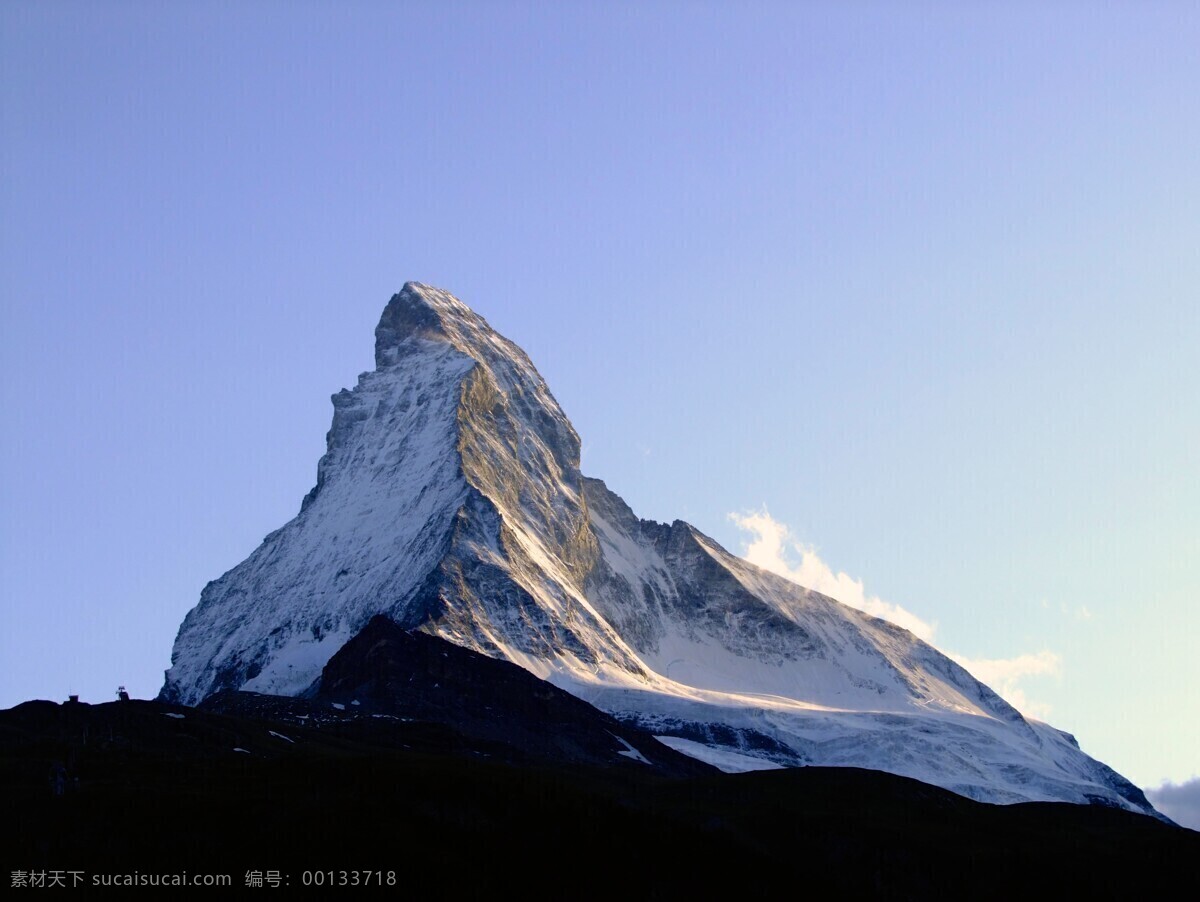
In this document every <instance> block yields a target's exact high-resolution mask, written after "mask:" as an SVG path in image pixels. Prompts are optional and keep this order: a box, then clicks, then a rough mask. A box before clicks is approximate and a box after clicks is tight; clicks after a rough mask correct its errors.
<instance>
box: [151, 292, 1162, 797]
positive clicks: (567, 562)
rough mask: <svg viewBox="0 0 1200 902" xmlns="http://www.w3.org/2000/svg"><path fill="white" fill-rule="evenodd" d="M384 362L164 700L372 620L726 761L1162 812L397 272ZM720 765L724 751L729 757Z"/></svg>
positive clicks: (448, 302)
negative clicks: (650, 498) (673, 498)
mask: <svg viewBox="0 0 1200 902" xmlns="http://www.w3.org/2000/svg"><path fill="white" fill-rule="evenodd" d="M375 349H376V363H377V368H376V370H375V371H374V372H370V373H364V374H362V376H360V378H359V382H358V385H357V386H356V387H355V388H354V389H353V390H348V391H342V392H339V393H338V394H337V395H335V396H334V417H333V424H332V426H331V428H330V431H329V436H328V442H327V445H328V447H327V451H326V454H325V456H324V457H323V458H322V459H321V462H320V464H319V467H318V478H317V486H316V487H315V488H314V490H313V491H312V492H311V493H310V494H309V496H308V498H307V499H306V500H305V503H304V505H303V506H302V508H301V511H300V513H299V514H298V515H297V516H296V518H295V519H293V520H292V521H291V522H290V523H287V524H285V525H284V526H283V527H282V528H280V529H278V530H276V531H275V532H273V533H271V534H270V535H269V536H267V538H266V539H264V541H263V544H262V545H261V546H260V547H259V548H258V549H257V550H256V551H255V552H254V553H253V554H251V555H250V557H249V558H247V559H246V560H245V561H243V562H242V563H241V564H239V565H238V566H237V567H235V568H234V569H232V570H230V571H229V572H228V573H226V574H225V575H223V576H221V577H220V578H219V579H216V580H214V581H213V582H212V583H210V584H209V585H208V586H207V587H205V589H204V592H203V593H202V595H201V598H200V603H199V604H198V605H197V606H196V608H194V609H193V610H192V611H191V612H190V613H189V614H188V615H187V618H186V619H185V620H184V622H183V625H182V626H181V627H180V630H179V636H178V638H177V639H176V643H175V649H174V652H173V654H172V659H171V660H172V666H171V669H170V670H169V671H168V672H167V677H166V681H165V683H164V686H163V692H162V696H163V698H164V699H167V700H171V701H181V702H185V703H191V704H195V703H197V702H199V701H201V700H202V699H203V698H205V697H206V696H208V695H211V694H212V693H214V692H218V691H221V690H228V689H244V690H248V691H254V692H268V693H272V694H282V695H299V694H302V693H304V692H306V691H307V690H308V689H309V687H310V686H312V685H313V683H314V681H315V680H316V679H317V678H318V677H320V676H321V672H322V668H323V667H324V666H325V665H326V663H327V662H328V661H330V659H331V658H332V657H333V656H334V655H335V654H337V653H338V652H339V650H340V649H342V648H343V647H344V646H345V645H346V644H347V643H348V642H349V641H350V640H351V639H352V638H353V637H354V636H355V635H356V634H359V633H360V632H361V631H362V630H363V629H364V628H365V627H366V626H367V624H368V623H369V622H370V621H371V620H372V618H373V617H375V616H376V615H383V616H385V617H387V618H388V619H389V620H391V621H393V622H394V623H395V624H397V625H398V626H399V627H401V628H403V629H405V630H420V631H422V632H425V633H430V634H433V635H436V636H440V637H441V638H444V639H447V640H449V641H450V642H453V643H454V644H456V645H459V646H463V647H465V648H468V649H472V650H474V651H477V652H481V653H483V654H485V655H488V656H489V657H493V658H500V659H507V660H508V661H510V662H512V663H514V664H518V665H520V666H522V667H524V668H525V669H526V670H529V671H531V672H532V673H533V674H534V675H536V676H538V677H542V678H545V679H548V680H550V681H552V682H553V683H555V685H557V686H558V687H559V688H561V689H565V690H567V691H568V692H571V693H572V694H574V695H576V696H578V697H581V698H583V699H584V700H585V701H589V702H591V703H593V704H595V705H596V706H598V707H600V708H601V709H603V710H605V711H607V712H609V713H610V714H613V715H614V716H616V717H617V719H618V720H623V721H627V722H631V723H635V724H638V725H641V726H643V727H646V728H648V729H650V730H651V731H652V732H655V733H656V734H658V735H660V736H662V737H663V740H664V742H666V743H667V744H668V745H672V747H674V748H676V749H678V750H682V751H686V752H688V753H689V754H694V755H695V756H696V757H699V758H701V760H709V761H711V762H713V763H718V764H719V765H720V763H721V762H725V764H724V765H721V766H731V767H736V768H737V769H746V768H755V767H768V766H779V765H783V766H794V765H806V764H828V765H838V766H850V767H868V768H874V769H878V770H886V771H890V772H892V773H896V774H901V775H904V776H909V777H914V778H916V779H920V780H924V781H926V782H930V783H935V784H937V785H941V786H945V787H947V788H950V789H953V790H954V791H956V792H959V793H961V794H963V795H967V796H970V797H972V798H976V799H980V800H987V801H998V802H1017V801H1025V800H1035V799H1055V800H1060V801H1072V802H1099V803H1101V804H1110V805H1117V806H1119V807H1125V808H1130V809H1132V810H1136V811H1147V812H1148V813H1149V812H1152V809H1149V807H1148V806H1147V804H1146V801H1145V799H1144V798H1142V797H1141V795H1140V793H1139V792H1138V791H1137V790H1136V788H1134V787H1133V786H1132V785H1131V784H1129V783H1128V781H1125V780H1124V779H1123V778H1121V777H1120V776H1119V775H1117V774H1115V773H1114V772H1112V771H1111V770H1110V769H1109V768H1107V767H1106V766H1104V765H1102V764H1100V763H1099V762H1096V761H1094V760H1092V759H1091V758H1089V757H1087V756H1086V755H1085V754H1083V753H1082V752H1081V751H1080V750H1079V748H1078V747H1077V746H1075V745H1074V744H1073V743H1071V742H1069V741H1068V740H1067V739H1065V738H1063V736H1062V734H1060V733H1058V731H1056V730H1054V729H1053V728H1051V727H1049V726H1047V725H1044V724H1039V723H1036V722H1034V723H1030V722H1027V721H1026V720H1025V719H1024V718H1022V717H1021V715H1020V714H1019V713H1018V712H1017V711H1016V710H1015V709H1013V708H1012V707H1011V706H1009V705H1008V704H1006V703H1004V702H1002V701H1001V700H1000V699H999V698H998V697H997V696H996V694H995V693H994V692H992V691H991V690H990V689H988V688H987V687H986V686H984V685H982V684H981V683H979V682H978V681H977V680H976V679H975V678H974V677H972V676H971V675H970V674H969V673H967V671H965V670H963V669H962V667H960V666H959V665H957V664H955V663H954V662H953V661H951V660H950V659H948V658H947V657H945V656H944V655H942V654H941V653H940V652H938V651H937V650H936V649H934V648H933V647H932V646H929V645H927V644H926V643H924V642H922V641H921V640H919V639H917V638H916V637H915V636H913V635H912V634H911V633H909V632H907V631H906V630H903V629H901V628H899V627H896V626H894V625H892V624H890V623H887V622H885V621H882V620H878V619H876V618H874V617H870V616H869V615H867V614H864V613H862V612H861V611H858V610H855V609H853V608H848V607H846V606H844V605H841V604H839V603H838V602H836V601H834V600H833V599H831V598H827V597H825V596H823V595H821V594H819V593H817V592H812V591H809V590H807V589H805V588H803V587H801V586H798V585H796V584H795V583H792V582H789V581H788V580H785V579H783V578H782V577H779V576H776V575H775V574H772V573H768V572H766V571H764V570H760V569H759V568H757V567H755V566H754V565H753V564H750V563H749V562H747V561H745V560H743V559H742V558H739V557H737V556H736V555H733V554H730V553H729V552H728V551H726V550H725V549H723V548H721V546H720V545H719V544H718V543H717V542H715V541H713V540H712V539H710V538H708V537H707V536H705V535H704V534H703V533H701V532H700V531H699V530H697V529H696V528H695V527H693V526H690V525H688V524H686V523H684V522H683V521H678V520H677V521H675V522H674V523H673V524H672V525H670V526H666V525H663V524H659V523H654V522H651V521H647V520H641V519H639V518H638V517H637V516H636V515H635V514H634V512H633V511H632V510H631V509H630V508H629V506H628V505H626V504H625V503H624V501H622V500H621V499H620V498H619V497H618V496H617V495H615V494H614V493H612V492H611V491H610V490H609V489H608V488H607V487H606V486H605V485H604V483H602V482H600V481H599V480H592V479H586V478H585V477H584V476H583V475H582V473H581V472H580V469H579V447H580V442H579V437H578V435H576V433H575V430H574V429H573V428H572V426H571V424H570V422H569V420H568V419H567V417H566V415H565V414H564V413H563V411H562V410H561V408H560V407H559V406H558V403H557V402H556V401H555V399H554V397H553V395H551V394H550V390H549V388H548V387H547V386H546V384H545V381H544V380H543V379H542V377H541V376H540V375H539V374H538V372H537V370H536V369H535V368H534V366H533V363H532V362H531V361H530V360H529V358H528V357H527V356H526V355H525V353H524V351H522V350H521V349H520V348H519V347H517V345H515V344H514V343H513V342H511V341H509V340H508V339H506V338H504V337H503V336H502V335H500V334H499V333H497V332H496V331H495V330H494V329H492V327H491V326H489V325H488V323H487V322H486V321H485V320H484V319H483V317H481V316H479V315H478V314H477V313H475V312H474V311H472V310H471V309H470V308H469V307H467V305H465V304H463V303H462V302H461V301H459V300H458V299H457V298H455V297H454V296H453V295H451V294H449V293H448V292H446V291H443V290H441V289H438V288H432V287H430V286H428V285H422V284H420V283H417V282H409V283H406V284H405V285H404V287H403V289H401V291H400V292H398V293H397V294H396V295H394V296H393V297H392V298H391V300H390V301H389V302H388V304H387V307H386V308H385V310H384V312H383V315H382V317H381V318H380V321H379V326H378V327H377V328H376V330H375ZM731 762H732V763H731Z"/></svg>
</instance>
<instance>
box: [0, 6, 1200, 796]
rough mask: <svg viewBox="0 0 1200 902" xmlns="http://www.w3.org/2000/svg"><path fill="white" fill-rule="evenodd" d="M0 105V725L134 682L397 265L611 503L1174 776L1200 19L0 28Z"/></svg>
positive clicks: (172, 21)
mask: <svg viewBox="0 0 1200 902" xmlns="http://www.w3.org/2000/svg"><path fill="white" fill-rule="evenodd" d="M0 92H2V93H0V102H2V106H0V154H2V156H0V172H2V181H0V213H2V217H0V228H2V242H0V296H2V298H3V310H2V316H3V319H2V320H0V355H2V359H0V365H2V367H3V370H2V377H3V378H2V380H0V392H2V393H3V395H2V397H3V416H4V425H3V429H2V430H0V474H2V476H0V491H2V495H0V505H2V508H0V510H2V512H3V520H2V523H0V527H2V530H3V532H2V534H0V538H2V545H0V553H2V559H0V568H2V569H0V593H2V604H3V618H4V619H3V623H4V629H3V631H2V632H0V659H2V661H3V665H2V667H3V670H2V671H0V705H3V706H10V705H13V704H16V703H18V702H20V701H23V700H25V699H28V698H37V697H41V698H51V699H62V698H65V697H66V695H67V694H68V693H71V692H76V693H80V694H81V695H82V696H83V697H84V699H85V700H90V701H104V700H108V699H110V698H112V697H113V692H114V690H115V689H116V686H117V685H118V684H119V683H123V684H125V685H127V686H129V688H130V690H131V691H132V692H133V694H134V695H135V696H152V695H153V694H155V693H156V692H157V690H158V688H159V687H160V685H161V682H162V671H163V670H164V669H165V668H166V667H167V666H168V664H169V655H170V648H171V643H172V641H173V639H174V635H175V631H176V629H177V628H178V625H179V623H180V621H181V620H182V618H183V616H184V614H185V613H186V612H187V611H188V610H189V609H190V608H191V607H192V606H193V605H194V604H195V603H196V602H197V600H198V599H199V595H200V590H201V588H202V587H203V585H204V584H205V583H206V582H207V581H208V580H210V579H214V578H216V577H217V576H219V575H220V574H221V573H223V572H224V571H226V570H227V569H229V568H230V567H233V566H234V565H235V564H237V563H238V562H239V561H241V560H242V559H243V558H244V557H246V555H248V554H249V553H250V552H251V551H252V550H253V549H254V548H255V546H256V545H257V544H258V543H259V542H260V541H261V539H262V537H263V536H264V535H266V534H267V533H268V532H270V531H271V530H273V529H275V528H277V527H278V526H281V525H282V524H283V523H284V522H286V521H287V520H288V519H290V518H291V517H292V516H294V515H295V514H296V512H297V511H298V509H299V504H300V499H301V498H302V497H303V495H304V494H305V492H307V491H308V489H309V488H310V487H311V486H312V484H313V482H314V480H315V475H316V463H317V459H318V458H319V456H320V455H321V453H322V452H323V450H324V434H325V431H326V430H327V429H328V427H329V421H330V417H331V414H332V408H331V406H330V404H329V396H330V395H331V394H332V393H334V392H335V391H337V390H338V389H340V388H342V387H343V386H351V385H353V384H354V382H355V379H356V377H357V374H358V373H359V372H360V371H362V370H365V369H368V368H370V367H371V366H372V348H373V337H372V330H373V328H374V325H375V322H376V321H377V319H378V317H379V314H380V312H381V311H382V309H383V306H384V304H385V303H386V301H387V299H388V298H389V297H390V296H391V294H392V293H394V292H395V291H397V290H399V288H400V286H401V285H402V284H403V283H404V282H405V281H406V280H410V279H411V280H417V281H422V282H426V283H430V284H433V285H437V286H439V287H443V288H446V289H447V290H450V291H452V292H454V293H455V294H456V295H458V296H459V297H460V298H462V299H463V300H464V301H465V302H466V303H468V304H470V305H471V306H473V307H474V308H475V309H476V310H477V311H478V312H480V313H481V314H482V315H483V316H485V317H486V318H487V319H488V320H489V321H490V322H491V323H492V325H493V326H495V327H496V328H497V329H498V330H499V331H501V332H502V333H503V334H505V335H507V336H508V337H509V338H511V339H513V340H514V341H516V342H517V343H518V344H520V345H521V346H522V347H524V348H525V350H526V351H528V352H529V354H530V356H531V357H532V358H533V360H534V361H535V363H536V364H537V366H538V368H539V369H540V370H541V372H542V374H543V375H544V376H545V377H546V379H547V381H548V382H549V384H550V386H551V388H552V390H553V391H554V393H555V395H556V397H557V398H558V400H559V401H560V403H561V404H562V405H563V408H564V409H565V410H566V412H567V414H568V416H570V417H571V418H572V421H573V422H574V424H575V426H576V428H577V430H578V431H579V433H580V435H581V436H582V438H583V442H584V456H583V462H584V469H585V471H586V472H587V473H588V474H589V475H594V476H599V477H601V478H603V479H605V480H606V481H607V482H608V484H609V486H610V487H611V488H613V489H614V490H615V491H617V492H618V493H619V494H621V495H622V496H623V497H624V498H625V499H626V500H627V501H628V502H629V503H630V505H631V506H632V507H633V508H634V510H635V511H637V512H638V513H639V514H640V515H641V516H643V517H648V518H654V519H659V520H668V521H669V520H672V519H676V518H681V519H686V520H688V521H689V522H691V523H693V524H695V525H696V526H697V527H698V528H700V529H701V530H702V531H704V532H707V533H708V534H710V535H712V536H713V537H714V538H716V539H717V540H718V541H720V542H721V543H723V544H725V545H726V546H727V547H729V548H731V549H732V550H735V551H739V552H742V553H746V554H749V555H750V556H751V557H752V558H754V557H755V556H757V558H758V559H759V560H760V561H762V562H764V563H769V564H770V565H773V566H776V568H777V569H784V570H789V569H790V570H791V571H793V572H803V573H806V574H809V575H812V574H816V575H817V576H816V577H814V578H820V579H825V580H828V581H831V582H829V585H837V586H840V587H841V589H842V590H844V591H845V592H847V593H849V594H854V593H855V592H857V593H858V595H859V596H861V599H862V601H860V603H862V602H870V600H871V599H872V598H875V599H877V600H878V601H877V604H879V605H883V606H890V607H893V608H894V607H896V606H899V607H902V608H904V609H905V611H907V612H909V613H910V614H911V615H912V616H914V617H916V618H918V619H919V621H920V623H921V624H923V625H924V626H925V627H927V628H928V630H929V632H930V635H931V636H932V638H933V641H934V643H935V644H936V645H938V646H939V647H940V648H943V649H944V650H946V651H949V652H953V653H954V654H956V655H959V656H961V657H962V658H963V659H965V660H969V661H973V662H979V666H980V667H981V668H984V669H988V668H990V669H988V673H989V674H990V675H991V678H992V679H993V680H995V681H997V682H1003V683H1004V684H1005V686H1004V690H1005V691H1006V692H1007V694H1008V695H1009V697H1010V698H1016V699H1018V700H1019V703H1021V704H1022V706H1023V707H1024V708H1025V710H1027V711H1029V712H1030V713H1034V714H1037V715H1038V716H1041V717H1044V718H1045V719H1047V720H1049V721H1050V722H1051V723H1053V724H1055V725H1056V726H1058V727H1060V728H1063V729H1066V730H1069V731H1070V732H1072V733H1074V734H1075V735H1076V736H1077V737H1078V739H1079V741H1080V743H1081V745H1082V747H1083V749H1084V750H1085V751H1087V752H1088V753H1090V754H1092V755H1094V756H1096V757H1098V758H1100V759H1101V760H1103V761H1105V762H1106V763H1108V764H1110V765H1112V766H1113V767H1115V768H1116V769H1117V770H1119V771H1120V772H1122V773H1124V774H1125V775H1126V776H1128V777H1130V778H1131V779H1133V780H1134V781H1135V782H1137V783H1139V784H1140V785H1144V786H1149V785H1152V784H1156V783H1159V782H1161V781H1162V780H1164V779H1168V778H1169V779H1171V780H1174V781H1176V782H1181V781H1186V780H1188V779H1189V778H1192V777H1194V776H1196V775H1197V774H1198V773H1200V697H1198V689H1197V686H1198V685H1200V664H1198V663H1197V656H1196V651H1197V646H1198V644H1200V643H1198V639H1200V603H1198V602H1200V479H1198V478H1197V477H1198V474H1200V163H1198V161H1200V8H1198V7H1197V6H1196V5H1195V4H1192V3H1183V2H1179V3H1157V4H1156V3H1144V2H1137V3H1133V2H1130V3H1108V4H1084V3H1057V4H1055V3H1049V4H1046V3H1032V2H1029V3H988V4H982V3H981V4H962V3H908V4H883V3H879V4H875V3H851V4H842V3H836V4H835V3H827V4H822V3H809V4H800V3H788V4H768V3H760V4H752V5H749V6H748V5H746V4H715V3H700V2H679V3H648V4H647V3H639V4H633V3H629V4H620V3H603V4H601V3H596V4H589V3H582V2H574V3H566V4H548V3H547V4H540V3H533V4H530V3H516V2H509V3H503V2H491V3H457V4H441V3H430V4H423V3H405V4H385V3H375V4H372V3H338V4H333V3H282V2H280V3H265V2H260V3H215V2H212V3H205V2H199V0H193V2H189V3H186V4H162V3H149V2H147V3H137V2H125V3H103V2H96V3H83V2H79V3H54V2H38V3H31V2H21V0H9V2H7V3H5V4H3V5H2V6H0ZM731 515H736V517H737V518H740V519H735V517H734V516H731ZM739 522H740V523H741V524H742V525H743V526H747V525H749V526H752V527H753V526H756V527H757V531H756V529H754V528H751V529H745V528H741V527H739V525H738V524H739ZM838 574H842V576H841V577H840V578H839V576H838ZM1022 662H1023V663H1022ZM997 688H1000V687H997Z"/></svg>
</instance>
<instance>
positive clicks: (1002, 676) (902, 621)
mask: <svg viewBox="0 0 1200 902" xmlns="http://www.w3.org/2000/svg"><path fill="white" fill-rule="evenodd" d="M729 518H730V519H731V520H732V521H733V522H734V523H736V524H737V525H738V527H740V528H741V529H743V530H745V531H746V532H748V533H750V535H751V537H752V538H751V539H750V540H749V541H748V542H746V543H745V544H744V545H743V548H742V557H744V558H745V559H746V560H748V561H749V562H750V563H752V564H755V565H757V566H759V567H762V568H763V569H764V570H769V571H771V572H772V573H776V574H778V575H779V576H782V577H784V578H785V579H790V580H791V581H792V582H794V583H797V584H799V585H801V586H803V587H804V588H806V589H812V590H813V591H816V592H820V593H821V594H822V595H828V596H829V597H830V598H833V599H835V600H836V601H840V602H841V603H842V604H845V605H849V606H850V607H852V608H857V609H858V610H860V611H864V612H865V613H867V614H871V615H872V616H874V617H880V618H882V619H884V620H889V621H891V622H892V623H894V624H896V625H897V626H902V627H904V628H905V629H906V630H908V631H909V632H911V633H912V634H913V635H914V636H916V637H917V638H919V639H923V640H925V641H926V642H929V643H930V644H932V643H933V637H934V634H935V633H936V632H937V622H936V621H929V620H925V619H923V618H921V617H919V616H917V615H916V614H914V613H913V612H912V611H910V610H908V609H907V608H904V607H902V606H900V605H898V604H892V603H891V602H887V601H884V600H883V599H881V598H880V597H879V596H877V595H868V594H867V592H866V590H865V589H864V588H863V581H862V580H861V579H855V578H854V577H852V576H850V575H849V574H847V573H844V572H842V571H834V569H833V568H832V567H830V566H829V565H828V564H826V563H825V562H824V561H823V560H821V558H820V557H819V556H818V555H817V552H816V551H815V550H814V549H813V548H812V547H811V546H809V545H805V544H804V543H803V542H801V541H799V540H797V539H796V538H795V537H794V536H793V535H792V533H791V530H789V529H788V527H787V525H786V524H784V523H780V522H779V521H778V520H776V519H775V518H774V517H772V516H771V515H770V514H769V513H768V512H767V509H766V507H765V506H764V507H763V508H762V510H759V511H750V512H747V513H740V514H737V513H734V514H730V515H729ZM1084 610H1086V609H1084ZM1085 616H1090V612H1087V614H1086V615H1085ZM941 651H942V653H943V654H945V655H947V656H948V657H950V658H952V659H953V660H954V661H956V662H957V663H958V664H960V665H961V666H963V667H965V668H966V669H967V670H968V671H970V673H971V674H972V675H973V676H975V678H976V679H979V680H981V681H983V682H984V683H986V684H987V685H989V686H991V687H992V689H994V690H995V691H996V692H998V693H999V694H1000V695H1001V696H1002V697H1003V698H1004V699H1005V700H1006V701H1007V702H1008V703H1009V704H1011V705H1013V706H1014V707H1015V708H1017V709H1018V710H1020V711H1021V712H1023V713H1024V714H1027V715H1029V716H1031V717H1037V718H1041V719H1045V718H1046V717H1047V716H1048V715H1049V712H1050V707H1049V705H1046V704H1043V703H1041V702H1038V701H1035V700H1033V699H1030V698H1029V697H1028V696H1027V695H1026V692H1025V689H1024V688H1023V687H1022V686H1021V685H1020V682H1021V681H1022V680H1025V679H1030V678H1035V677H1047V676H1054V677H1057V676H1060V675H1061V673H1062V658H1061V657H1059V655H1057V654H1055V653H1054V652H1052V651H1048V650H1042V651H1039V652H1027V653H1025V654H1020V655H1017V656H1016V657H1013V658H968V657H966V656H964V655H959V654H955V653H954V652H950V651H947V650H946V649H941Z"/></svg>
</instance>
